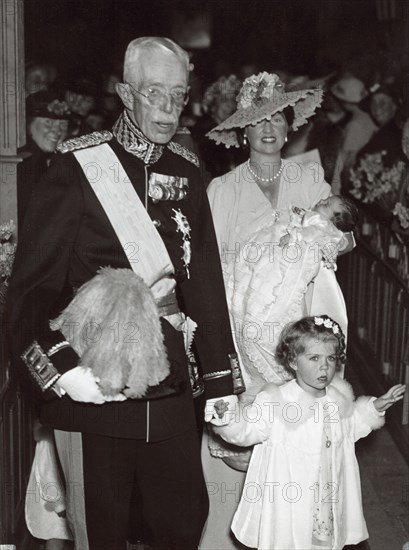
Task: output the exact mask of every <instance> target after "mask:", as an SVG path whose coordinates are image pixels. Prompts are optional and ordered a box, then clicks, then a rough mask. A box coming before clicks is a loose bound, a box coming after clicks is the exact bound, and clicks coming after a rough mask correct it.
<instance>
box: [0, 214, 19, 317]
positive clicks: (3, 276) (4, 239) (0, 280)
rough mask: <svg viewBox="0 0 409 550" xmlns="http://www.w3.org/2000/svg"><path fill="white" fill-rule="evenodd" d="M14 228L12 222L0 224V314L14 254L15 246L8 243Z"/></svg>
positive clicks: (4, 300)
mask: <svg viewBox="0 0 409 550" xmlns="http://www.w3.org/2000/svg"><path fill="white" fill-rule="evenodd" d="M15 228H16V226H15V224H14V222H13V220H10V221H8V222H6V223H2V224H0V314H1V312H2V309H3V307H4V304H5V302H6V293H7V287H8V280H9V277H10V275H11V268H12V266H13V260H14V255H15V253H16V246H17V245H15V244H12V243H11V242H10V239H11V236H12V234H13V231H14V230H15Z"/></svg>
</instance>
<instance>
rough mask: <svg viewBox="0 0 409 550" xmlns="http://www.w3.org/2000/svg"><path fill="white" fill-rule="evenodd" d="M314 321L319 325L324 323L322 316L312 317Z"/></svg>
mask: <svg viewBox="0 0 409 550" xmlns="http://www.w3.org/2000/svg"><path fill="white" fill-rule="evenodd" d="M314 323H315V324H316V325H318V326H320V325H322V324H323V323H324V319H323V318H322V317H314Z"/></svg>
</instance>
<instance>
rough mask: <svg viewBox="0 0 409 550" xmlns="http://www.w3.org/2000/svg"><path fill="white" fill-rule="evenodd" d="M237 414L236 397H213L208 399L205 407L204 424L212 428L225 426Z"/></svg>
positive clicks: (237, 401) (237, 403)
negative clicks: (211, 425)
mask: <svg viewBox="0 0 409 550" xmlns="http://www.w3.org/2000/svg"><path fill="white" fill-rule="evenodd" d="M238 414H239V400H238V399H237V395H227V396H226V397H214V398H213V399H208V400H207V401H206V405H205V422H210V424H213V425H214V426H226V425H227V424H230V423H231V422H232V421H233V420H234V419H235V418H236V415H238Z"/></svg>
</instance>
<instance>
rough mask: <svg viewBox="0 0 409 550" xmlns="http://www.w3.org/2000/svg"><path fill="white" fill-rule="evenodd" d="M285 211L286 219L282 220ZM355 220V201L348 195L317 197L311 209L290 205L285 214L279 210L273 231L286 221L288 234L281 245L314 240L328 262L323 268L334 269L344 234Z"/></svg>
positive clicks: (343, 241)
mask: <svg viewBox="0 0 409 550" xmlns="http://www.w3.org/2000/svg"><path fill="white" fill-rule="evenodd" d="M286 214H287V216H288V221H285V215H286ZM357 221H358V208H357V206H356V205H355V203H354V202H353V201H352V200H351V199H348V198H347V197H342V196H341V195H332V196H330V197H328V198H327V199H322V200H320V201H319V202H318V203H317V204H316V205H315V206H314V207H313V208H312V209H311V210H304V209H303V208H298V207H297V206H293V207H291V208H289V210H288V212H287V213H286V212H282V213H280V217H279V220H278V223H277V224H276V226H275V230H276V231H277V230H280V228H281V227H282V226H283V224H286V232H287V234H286V235H284V236H283V237H281V239H280V246H281V247H283V246H286V245H289V244H291V243H293V242H296V241H308V242H314V243H316V245H317V247H318V249H319V250H320V251H321V253H322V256H323V258H324V260H326V262H327V265H326V267H329V268H334V267H335V261H336V258H337V254H338V252H339V251H340V250H343V248H344V247H345V245H346V243H347V241H346V238H345V236H344V235H343V233H348V232H350V231H352V230H353V229H354V227H355V226H356V223H357ZM335 229H338V231H335ZM340 232H342V235H341V234H340Z"/></svg>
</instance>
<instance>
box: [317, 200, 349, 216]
mask: <svg viewBox="0 0 409 550" xmlns="http://www.w3.org/2000/svg"><path fill="white" fill-rule="evenodd" d="M312 210H313V211H314V212H319V213H320V214H321V215H322V216H325V217H326V218H328V219H329V220H332V219H333V217H334V215H335V214H337V213H341V212H343V211H344V204H343V202H342V199H340V198H339V197H336V196H333V197H328V198H327V199H322V200H320V201H319V202H317V204H316V205H315V206H314V208H313V209H312Z"/></svg>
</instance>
